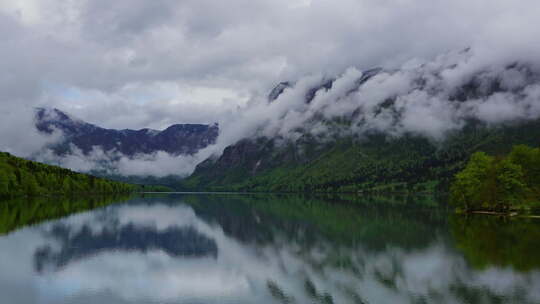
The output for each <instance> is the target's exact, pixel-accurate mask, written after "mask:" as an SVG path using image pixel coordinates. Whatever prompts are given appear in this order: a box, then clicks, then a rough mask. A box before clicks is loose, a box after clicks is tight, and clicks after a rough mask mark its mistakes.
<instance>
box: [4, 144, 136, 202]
mask: <svg viewBox="0 0 540 304" xmlns="http://www.w3.org/2000/svg"><path fill="white" fill-rule="evenodd" d="M136 189H137V188H136V187H135V186H133V185H130V184H126V183H120V182H114V181H111V180H107V179H103V178H97V177H95V176H92V175H87V174H81V173H76V172H73V171H71V170H68V169H64V168H61V167H57V166H50V165H45V164H42V163H38V162H33V161H28V160H25V159H22V158H19V157H15V156H12V155H11V154H9V153H4V152H0V197H2V198H9V197H19V196H38V195H49V194H73V193H127V192H132V191H135V190H136Z"/></svg>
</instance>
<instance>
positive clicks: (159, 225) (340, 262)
mask: <svg viewBox="0 0 540 304" xmlns="http://www.w3.org/2000/svg"><path fill="white" fill-rule="evenodd" d="M269 204H271V205H269ZM321 204H322V205H321ZM325 204H326V205H325ZM282 205H283V206H285V207H288V208H289V210H292V209H294V210H295V211H293V212H288V211H281V209H280V208H278V207H280V206H282ZM372 205H375V206H370V207H369V208H363V206H362V205H355V206H350V205H346V206H343V205H337V206H336V205H332V203H330V202H324V200H318V201H309V202H308V201H305V200H304V199H302V198H300V199H295V200H285V199H283V198H275V199H274V200H273V201H272V200H268V199H265V200H262V201H260V200H258V199H256V198H251V197H249V196H246V197H243V198H241V199H239V198H238V197H233V196H230V197H228V196H225V195H221V196H207V195H198V196H196V195H190V196H186V195H172V196H160V197H149V198H138V199H133V200H130V201H128V202H126V203H123V204H118V205H112V206H109V207H105V208H101V209H98V210H94V211H90V212H85V213H80V214H76V215H72V216H69V217H65V218H62V219H59V220H53V221H49V222H46V223H42V224H39V225H36V226H32V227H27V228H23V229H20V230H17V231H14V232H12V233H10V234H8V235H5V236H3V237H0V248H1V250H0V269H1V270H2V271H1V272H0V293H1V294H2V298H3V299H9V300H10V301H9V303H21V304H22V303H51V304H52V303H54V304H58V303H81V304H82V303H540V269H539V268H536V266H534V265H533V266H532V267H530V268H529V269H526V270H524V269H521V268H519V270H518V268H515V267H512V264H507V265H503V266H501V265H496V264H492V265H489V263H488V264H487V265H483V266H482V267H474V265H472V264H471V263H470V261H469V260H468V258H467V255H466V254H464V253H463V251H462V250H461V249H458V247H459V246H457V245H456V244H455V240H454V238H453V237H452V236H451V233H450V230H451V229H450V228H449V227H448V225H449V224H448V222H447V221H446V220H445V214H444V213H442V215H441V214H438V215H435V216H433V215H432V213H430V212H428V213H425V212H420V211H418V212H416V211H415V210H414V209H415V208H411V207H408V208H406V211H404V210H403V208H400V207H399V206H387V205H376V204H372ZM291 208H292V209H291ZM278 210H280V211H278ZM283 210H287V209H286V208H283ZM314 210H315V211H314ZM345 213H347V214H351V216H350V217H344V216H343V214H345ZM319 214H320V215H321V216H324V218H325V219H328V222H327V223H325V222H324V221H322V220H320V219H319V220H317V216H319ZM403 214H405V215H406V216H403ZM333 217H335V220H332V218H333ZM345 221H353V222H354V223H343V222H345ZM350 227H354V232H353V231H348V230H350V229H351V228H350ZM392 227H399V229H400V230H403V235H404V236H407V237H404V238H402V239H401V240H400V239H399V238H396V237H395V236H394V235H395V234H396V233H395V232H394V230H393V228H392ZM362 229H363V230H362ZM405 230H407V231H405ZM339 234H347V235H348V236H350V237H349V238H340V237H339ZM414 235H416V238H415V237H414ZM523 254H524V255H526V254H528V253H526V252H525V253H523Z"/></svg>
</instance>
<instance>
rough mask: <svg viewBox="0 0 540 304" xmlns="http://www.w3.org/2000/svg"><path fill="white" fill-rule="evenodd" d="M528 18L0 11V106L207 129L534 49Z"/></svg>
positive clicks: (334, 7)
mask: <svg viewBox="0 0 540 304" xmlns="http://www.w3.org/2000/svg"><path fill="white" fill-rule="evenodd" d="M539 11H540V1H537V0H523V1H503V0H473V1H471V0H452V1H442V0H392V1H390V0H339V1H338V0H312V1H310V0H227V1H217V0H213V1H211V0H183V1H177V0H151V1H149V0H115V1H110V0H17V1H1V2H0V37H2V47H1V48H0V67H1V69H2V75H1V76H0V102H1V105H2V111H3V112H4V113H5V112H6V111H13V109H22V108H26V107H31V106H36V105H45V106H50V107H58V108H60V109H62V110H64V111H67V112H70V113H72V114H74V115H75V116H78V117H80V118H83V119H85V120H88V121H90V122H93V123H97V124H99V125H102V126H105V127H114V128H144V127H151V128H158V129H159V128H164V127H166V126H167V125H169V124H172V123H196V122H201V123H209V122H214V121H218V120H219V118H220V117H221V116H222V115H225V114H227V113H230V112H234V111H237V109H238V107H242V106H243V105H245V104H246V103H247V102H248V100H249V99H250V98H251V97H252V96H256V95H263V94H267V93H268V90H269V89H271V87H272V86H273V85H275V84H276V83H277V82H279V81H283V80H291V79H292V80H294V79H297V78H299V77H301V76H305V75H309V74H311V73H323V74H328V75H334V74H338V73H342V72H343V71H344V70H345V69H346V68H348V67H351V66H354V67H357V68H359V69H362V68H369V67H373V66H386V67H395V66H399V65H401V64H402V63H403V62H405V61H408V60H410V59H413V58H419V59H425V60H429V59H430V58H432V57H434V56H435V55H438V54H440V53H442V52H446V51H449V50H455V49H462V48H464V47H467V46H472V47H476V48H486V49H504V50H505V51H506V52H508V53H512V52H513V51H512V50H513V49H514V48H515V49H519V50H522V51H523V48H521V47H520V46H522V45H523V44H527V45H528V48H527V49H526V50H527V51H531V50H532V51H534V50H538V49H539V48H538V45H539V43H540V39H538V37H540V33H539V32H540V26H539V25H540V24H539V23H540V22H538V21H537V20H538V16H537V13H538V12H539Z"/></svg>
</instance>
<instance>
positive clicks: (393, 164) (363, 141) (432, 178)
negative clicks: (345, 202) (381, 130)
mask: <svg viewBox="0 0 540 304" xmlns="http://www.w3.org/2000/svg"><path fill="white" fill-rule="evenodd" d="M539 143H540V121H538V120H537V121H528V122H521V123H519V124H509V125H502V126H498V127H491V126H485V125H482V124H475V123H470V124H469V125H467V126H466V127H465V128H464V129H463V130H460V131H455V132H453V133H451V134H447V135H446V137H445V138H444V139H442V140H439V141H436V140H430V139H428V138H426V137H422V136H418V135H414V134H406V135H403V136H400V137H397V138H392V137H388V136H386V135H384V134H371V135H366V136H364V137H362V138H353V137H348V138H346V137H345V138H337V139H335V140H333V141H330V142H326V143H321V142H318V141H317V140H315V139H312V138H309V137H305V138H302V140H298V141H296V142H295V143H290V144H289V145H285V146H284V145H279V144H276V143H275V140H273V139H264V138H259V139H254V140H250V141H244V142H240V143H237V144H236V145H234V146H231V147H229V148H227V149H225V151H224V154H223V156H221V157H220V158H219V159H217V160H208V161H206V162H204V163H202V164H201V165H199V166H198V167H197V169H196V171H195V172H194V173H193V175H192V176H190V177H189V178H187V179H186V180H184V181H183V182H182V186H183V187H184V189H186V190H214V191H261V192H276V191H277V192H281V191H282V192H371V193H377V192H381V193H383V192H384V193H391V192H400V193H403V192H408V193H418V192H447V191H448V190H449V186H450V183H451V182H452V180H453V177H454V175H455V174H456V173H457V172H459V171H460V170H462V169H463V168H464V167H465V165H466V164H467V161H468V159H469V157H470V156H471V155H472V154H473V153H474V152H477V151H484V152H487V153H490V154H493V155H499V154H506V153H508V152H509V151H510V150H511V149H512V146H513V145H516V144H526V145H529V146H537V145H538V144H539Z"/></svg>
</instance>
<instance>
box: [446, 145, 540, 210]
mask: <svg viewBox="0 0 540 304" xmlns="http://www.w3.org/2000/svg"><path fill="white" fill-rule="evenodd" d="M450 200H451V203H453V204H454V205H455V206H456V207H457V208H458V209H459V210H462V211H479V210H486V211H498V212H507V211H512V210H523V209H531V208H536V207H538V205H539V204H538V202H540V149H538V148H531V147H528V146H525V145H518V146H515V147H514V148H513V149H512V151H511V152H510V153H509V154H508V155H507V156H498V157H494V156H490V155H487V154H486V153H484V152H476V153H474V154H473V155H472V156H471V158H470V160H469V162H468V163H467V165H466V167H465V168H464V169H463V170H462V171H460V172H458V173H457V174H456V175H455V179H454V182H453V183H452V186H451V189H450Z"/></svg>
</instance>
